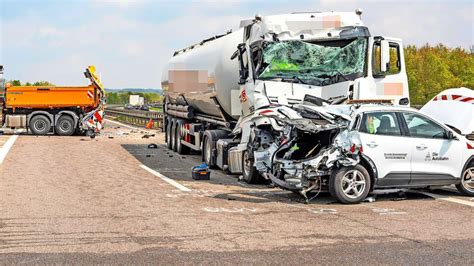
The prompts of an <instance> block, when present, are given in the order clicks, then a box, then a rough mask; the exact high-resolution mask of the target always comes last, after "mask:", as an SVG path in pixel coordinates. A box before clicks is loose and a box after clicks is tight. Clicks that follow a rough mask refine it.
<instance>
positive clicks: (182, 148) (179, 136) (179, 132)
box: [175, 123, 189, 154]
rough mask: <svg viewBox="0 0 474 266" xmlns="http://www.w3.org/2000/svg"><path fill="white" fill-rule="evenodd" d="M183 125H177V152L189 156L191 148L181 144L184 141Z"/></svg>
mask: <svg viewBox="0 0 474 266" xmlns="http://www.w3.org/2000/svg"><path fill="white" fill-rule="evenodd" d="M182 126H183V125H182V123H177V125H176V131H175V134H176V135H175V138H176V152H178V153H179V154H188V153H189V147H188V146H185V145H183V144H182V143H181V140H182V139H183V134H182V130H181V127H182Z"/></svg>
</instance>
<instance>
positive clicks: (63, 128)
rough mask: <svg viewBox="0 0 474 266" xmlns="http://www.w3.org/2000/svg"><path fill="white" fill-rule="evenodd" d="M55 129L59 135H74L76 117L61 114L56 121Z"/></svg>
mask: <svg viewBox="0 0 474 266" xmlns="http://www.w3.org/2000/svg"><path fill="white" fill-rule="evenodd" d="M55 129H56V133H57V134H58V135H59V136H72V135H73V134H74V132H75V131H76V126H75V125H74V119H72V117H70V116H69V115H62V116H60V117H59V119H58V121H57V122H56V125H55Z"/></svg>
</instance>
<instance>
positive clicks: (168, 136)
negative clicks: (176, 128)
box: [166, 121, 173, 150]
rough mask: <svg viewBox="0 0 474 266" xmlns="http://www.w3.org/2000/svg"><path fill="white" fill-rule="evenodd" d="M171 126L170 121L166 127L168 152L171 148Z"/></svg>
mask: <svg viewBox="0 0 474 266" xmlns="http://www.w3.org/2000/svg"><path fill="white" fill-rule="evenodd" d="M171 125H172V123H171V121H169V122H168V123H167V125H166V146H167V147H168V149H169V150H171V149H172V148H173V147H172V145H171Z"/></svg>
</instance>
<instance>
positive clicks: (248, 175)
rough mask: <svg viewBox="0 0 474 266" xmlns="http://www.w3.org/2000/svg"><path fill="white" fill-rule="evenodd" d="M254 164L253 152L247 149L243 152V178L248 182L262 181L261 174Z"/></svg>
mask: <svg viewBox="0 0 474 266" xmlns="http://www.w3.org/2000/svg"><path fill="white" fill-rule="evenodd" d="M253 164H254V158H253V154H252V152H250V151H249V150H248V149H247V150H245V151H244V152H243V153H242V179H243V180H244V181H245V182H246V183H248V184H255V183H258V182H259V181H260V175H259V173H258V171H257V169H256V168H255V166H254V165H253Z"/></svg>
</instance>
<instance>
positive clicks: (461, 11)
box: [0, 0, 474, 88]
mask: <svg viewBox="0 0 474 266" xmlns="http://www.w3.org/2000/svg"><path fill="white" fill-rule="evenodd" d="M356 8H361V9H362V10H363V15H362V19H363V21H364V24H365V25H366V26H367V27H368V28H369V30H370V32H371V34H372V35H374V36H375V35H383V36H390V37H397V38H402V39H403V42H404V45H408V44H415V45H423V44H426V43H429V44H431V45H435V44H438V43H443V44H445V45H447V46H449V47H463V48H465V49H469V47H470V46H471V45H474V20H473V17H474V16H473V15H474V1H456V0H452V1H422V0H419V1H415V0H412V1H403V0H401V1H388V0H387V1H383V0H379V1H373V0H372V1H367V0H365V1H349V0H345V1H339V0H331V1H330V0H320V1H315V0H313V1H307V0H291V1H279V0H271V1H247V0H243V1H229V0H220V1H216V0H203V1H184V0H175V1H159V0H0V65H4V68H5V74H4V76H5V78H6V79H7V80H8V79H19V80H21V81H22V82H26V81H31V82H33V81H39V80H46V81H50V82H52V83H54V84H57V85H87V84H88V80H87V79H85V78H84V76H83V74H82V73H83V71H84V69H85V68H86V67H87V66H88V65H91V64H93V65H95V66H96V67H97V69H98V72H100V74H101V77H102V82H103V84H104V86H105V87H108V88H159V87H160V83H161V72H162V69H163V67H164V66H165V65H166V62H167V61H168V60H169V59H170V57H171V56H172V54H173V52H174V51H175V50H178V49H180V48H184V47H187V46H189V45H191V44H194V43H196V42H199V41H201V40H203V39H206V38H208V37H211V36H214V35H217V34H221V33H224V32H226V31H227V30H229V29H236V28H238V26H239V22H240V20H241V19H248V18H252V17H253V16H254V15H255V14H257V13H258V14H262V15H263V16H265V15H272V14H281V13H290V12H297V11H353V10H355V9H356Z"/></svg>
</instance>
